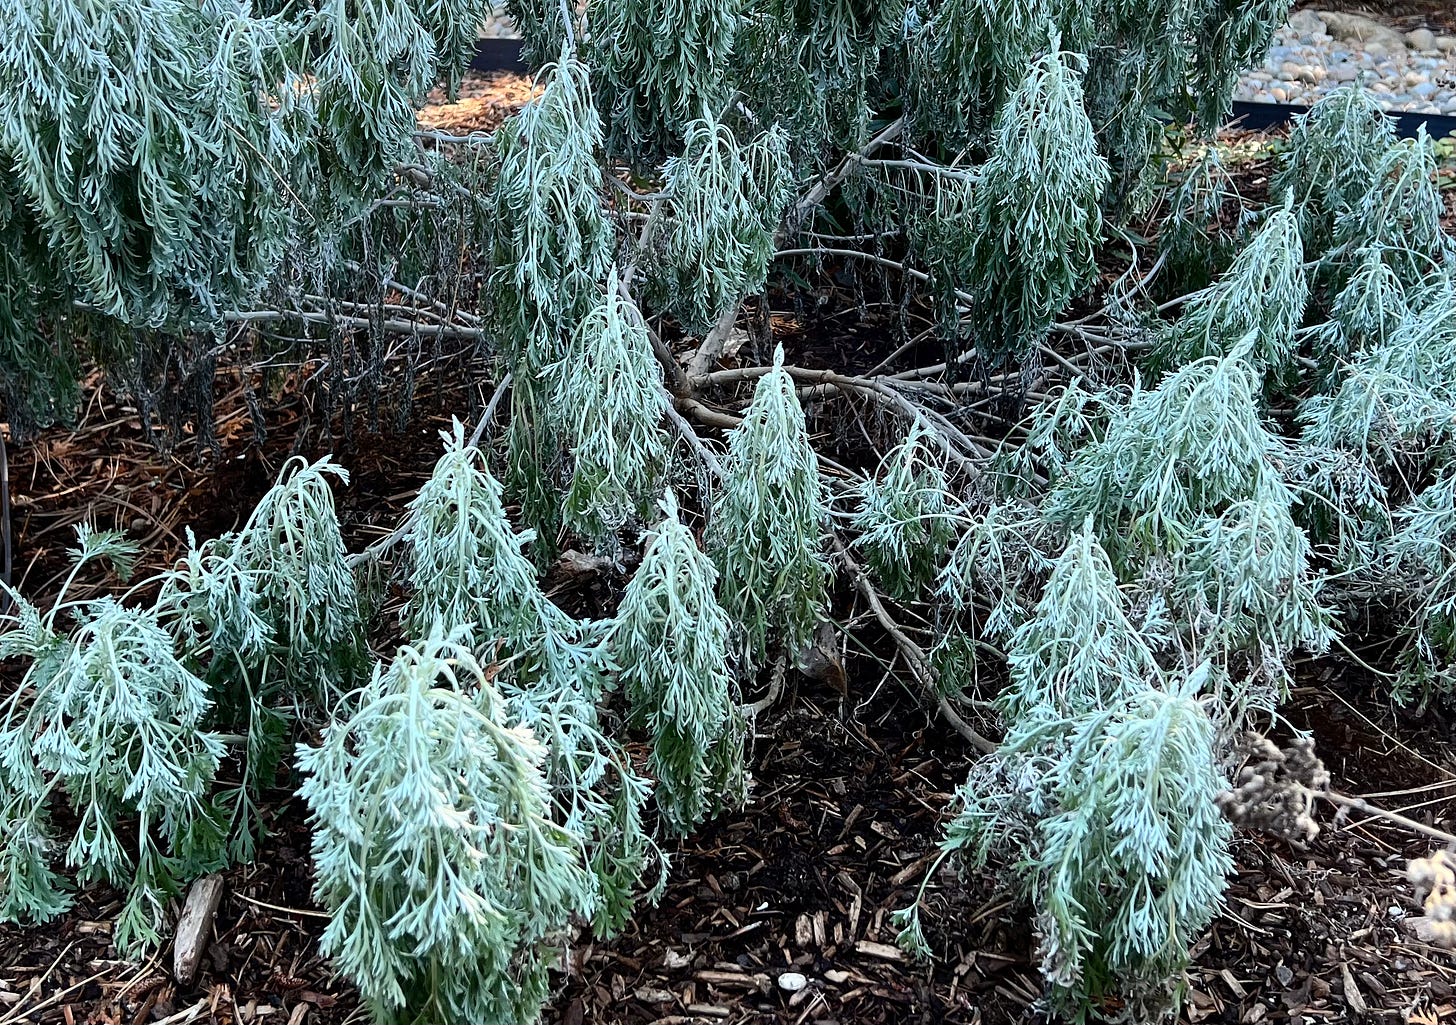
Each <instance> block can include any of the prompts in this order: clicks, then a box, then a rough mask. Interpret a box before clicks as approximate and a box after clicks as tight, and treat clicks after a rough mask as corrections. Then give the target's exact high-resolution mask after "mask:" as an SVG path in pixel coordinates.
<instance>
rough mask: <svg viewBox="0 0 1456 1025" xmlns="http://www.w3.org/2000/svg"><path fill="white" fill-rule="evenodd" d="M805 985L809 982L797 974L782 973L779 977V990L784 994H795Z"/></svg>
mask: <svg viewBox="0 0 1456 1025" xmlns="http://www.w3.org/2000/svg"><path fill="white" fill-rule="evenodd" d="M807 985H809V980H808V979H806V978H804V976H802V975H800V974H799V973H798V972H784V973H783V974H782V975H780V976H779V989H781V990H783V991H784V992H785V993H797V992H799V990H801V989H803V988H804V987H805V986H807Z"/></svg>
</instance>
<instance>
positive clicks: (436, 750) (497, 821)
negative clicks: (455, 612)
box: [298, 632, 596, 1022]
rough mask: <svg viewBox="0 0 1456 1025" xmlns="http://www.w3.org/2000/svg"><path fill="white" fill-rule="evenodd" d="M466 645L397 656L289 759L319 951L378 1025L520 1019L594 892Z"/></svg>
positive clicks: (575, 846) (543, 756)
mask: <svg viewBox="0 0 1456 1025" xmlns="http://www.w3.org/2000/svg"><path fill="white" fill-rule="evenodd" d="M493 674H494V669H493V668H492V667H490V666H482V665H481V663H480V662H479V661H478V660H477V659H476V658H475V656H474V655H473V654H472V652H471V650H470V649H469V648H468V647H465V646H461V645H459V644H457V643H452V642H450V641H447V640H445V639H444V638H443V636H442V635H441V634H439V633H438V632H436V633H433V634H431V635H430V637H429V638H428V639H426V640H425V641H423V642H421V643H420V644H419V645H418V647H412V646H405V647H402V648H401V649H400V651H399V653H398V654H397V655H396V656H395V658H394V660H393V661H392V662H391V663H390V664H389V665H388V667H387V668H386V667H380V668H379V669H377V670H376V671H375V675H374V679H373V680H372V681H371V682H370V684H369V685H368V686H366V687H365V688H364V689H363V690H362V691H361V692H359V693H358V694H357V695H354V696H352V697H351V698H350V701H349V705H350V707H352V708H353V709H355V711H353V712H352V713H351V714H350V715H349V716H348V717H347V718H344V719H341V720H339V721H337V722H335V723H333V724H332V725H330V726H329V727H328V728H327V729H326V730H325V731H324V733H323V736H322V737H321V738H320V741H319V744H318V746H317V747H308V746H303V747H300V748H299V752H298V766H299V769H300V770H301V771H302V772H303V773H304V774H305V775H306V776H307V779H305V780H304V782H303V785H302V786H301V787H300V788H299V795H300V796H301V797H302V798H303V799H304V800H305V801H306V802H307V803H308V806H309V819H310V824H311V825H312V828H313V858H314V872H315V876H316V879H315V884H314V895H315V898H316V899H317V900H318V901H319V903H320V904H322V905H323V906H324V907H326V908H328V909H329V911H330V916H331V917H330V920H329V924H328V927H327V928H326V929H325V930H324V934H323V938H322V941H321V947H322V949H323V950H324V952H325V953H327V954H329V955H330V956H331V957H333V958H334V959H335V962H336V963H337V964H338V966H339V968H340V969H341V970H342V971H343V972H344V973H345V974H346V975H347V976H348V977H349V978H350V979H351V980H352V981H353V982H354V984H355V985H357V986H358V987H359V992H360V995H361V996H362V997H363V998H364V1001H365V1003H366V1004H367V1005H368V1007H369V1008H370V1010H371V1012H372V1013H373V1015H374V1017H375V1018H376V1019H377V1020H379V1021H411V1022H439V1021H478V1022H517V1021H522V1022H524V1021H533V1020H535V1018H536V1016H537V1015H538V1014H539V1013H540V1009H541V1006H542V1005H543V1004H544V1003H545V1001H546V998H547V996H548V995H549V993H550V987H549V981H550V980H549V976H548V972H549V970H550V968H551V966H552V964H553V962H554V954H555V950H556V947H555V944H554V943H553V941H555V940H558V939H560V938H562V937H564V935H565V934H566V932H567V930H568V928H569V926H570V924H571V918H572V916H573V915H580V916H583V917H588V916H590V915H591V914H592V912H593V910H594V905H595V901H596V894H595V890H594V887H593V885H592V879H591V873H590V870H589V869H588V867H587V863H586V854H585V851H584V850H583V848H582V843H581V840H580V838H579V837H577V836H575V835H573V834H572V833H571V831H570V830H569V829H568V828H566V827H564V826H563V825H562V824H561V822H560V819H561V817H562V815H561V809H560V808H559V807H558V806H557V803H556V801H557V798H556V797H555V795H553V793H552V790H551V787H550V784H549V783H548V780H547V768H546V760H547V750H546V748H545V746H544V745H543V744H542V743H541V741H540V740H538V739H537V738H536V737H534V736H533V735H532V733H531V731H530V729H529V728H526V727H523V726H519V725H512V724H511V722H510V719H509V716H508V712H507V708H508V703H507V701H506V699H505V698H504V697H503V696H502V695H501V694H500V693H499V691H498V690H497V688H496V686H495V685H494V682H493Z"/></svg>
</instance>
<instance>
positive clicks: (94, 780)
mask: <svg viewBox="0 0 1456 1025" xmlns="http://www.w3.org/2000/svg"><path fill="white" fill-rule="evenodd" d="M78 541H79V547H78V549H77V551H76V553H75V554H76V559H77V566H78V568H79V566H80V565H82V564H84V563H85V562H88V561H91V560H94V559H98V558H113V557H119V558H121V559H123V560H124V559H126V558H129V557H130V555H131V554H132V552H131V550H130V549H129V546H128V545H127V544H126V542H125V541H123V540H122V539H121V538H120V537H119V536H117V535H115V534H111V533H93V532H90V531H86V530H84V529H83V530H82V531H80V532H79V535H78ZM12 597H16V601H17V608H16V610H15V612H14V614H13V616H9V617H7V618H6V621H7V629H6V630H5V632H4V633H3V634H0V657H3V658H17V657H18V658H25V659H28V660H30V665H29V667H28V669H27V672H26V677H25V681H24V684H23V685H22V686H21V687H20V688H19V689H18V690H16V691H15V693H14V694H12V695H11V696H10V697H9V699H8V700H7V701H6V702H5V706H4V714H3V719H0V794H3V797H0V825H3V828H4V841H3V847H0V882H3V884H4V887H5V890H4V894H3V900H0V917H3V918H4V919H6V920H10V921H14V920H16V919H35V920H46V919H50V918H53V917H54V916H56V915H58V914H60V913H61V912H63V911H65V910H66V909H67V908H68V907H69V906H70V903H71V900H70V896H69V894H68V893H67V892H66V887H65V885H64V883H63V882H62V880H61V879H60V877H59V875H58V874H57V873H56V871H55V869H54V867H53V865H52V859H53V858H54V857H55V855H56V853H57V852H58V851H60V850H62V849H63V850H64V860H65V864H66V866H67V867H68V868H70V869H72V870H73V871H74V872H75V873H76V876H77V879H78V880H79V881H80V882H83V883H85V882H91V881H97V880H99V881H103V882H106V883H109V884H111V885H113V886H116V887H118V888H119V889H121V890H123V891H124V892H125V900H124V902H123V904H122V908H121V911H120V913H119V914H118V916H117V920H116V927H115V931H114V933H113V937H114V939H115V942H116V945H117V949H119V950H123V951H126V952H128V953H136V952H138V951H140V950H142V949H145V948H148V947H153V946H155V945H156V944H158V943H160V942H161V939H162V936H163V935H165V929H166V923H165V920H164V911H165V908H166V905H167V902H168V901H169V900H170V899H171V898H172V897H173V896H175V895H176V894H177V893H178V892H179V891H180V889H181V888H182V886H184V885H185V884H186V883H187V882H188V881H189V880H190V879H191V878H192V877H193V876H195V875H199V874H201V873H203V872H209V871H213V870H215V869H216V868H218V867H219V866H220V865H221V864H222V863H223V861H224V859H225V853H226V844H225V839H226V831H227V819H226V815H225V814H223V813H220V811H219V809H217V808H216V807H215V806H214V805H213V804H212V803H211V801H210V796H211V795H210V790H211V787H212V784H213V781H214V778H215V777H216V775H217V771H218V765H219V763H220V762H221V760H222V758H223V756H224V753H225V752H224V748H223V744H222V742H221V741H220V740H219V739H218V737H217V736H216V735H215V734H214V733H212V732H211V731H209V730H208V729H207V728H206V719H207V713H208V710H209V707H210V705H211V701H210V698H209V695H208V690H207V686H206V685H205V684H204V683H203V681H202V680H200V679H198V677H197V676H196V675H194V674H193V673H192V672H191V671H190V670H189V669H188V667H187V666H186V665H185V664H183V662H182V661H181V660H179V657H178V652H177V650H176V646H175V644H174V641H173V638H172V636H171V634H169V633H168V632H167V630H166V628H165V627H164V625H163V624H162V622H161V621H160V620H159V618H158V616H157V614H156V612H155V611H152V610H137V609H129V608H127V607H125V606H124V605H122V604H121V603H119V602H117V601H115V600H113V599H110V598H102V599H98V600H96V601H88V602H68V601H67V600H66V596H65V593H64V592H62V594H61V596H60V598H59V599H58V600H57V602H56V604H54V605H53V606H52V607H51V608H50V609H49V610H47V611H46V612H45V613H41V611H40V610H39V609H37V608H35V607H34V606H32V605H30V604H29V603H27V602H25V601H24V600H23V599H20V598H18V597H17V596H14V595H13V593H12ZM63 617H64V619H70V620H74V626H72V627H70V628H69V629H66V626H67V624H65V623H64V619H63ZM60 795H64V796H66V797H67V798H68V799H69V801H70V803H71V806H72V808H73V810H74V811H75V814H76V827H75V832H74V833H73V834H72V836H71V839H70V840H69V842H66V843H65V844H64V847H62V844H61V842H60V838H59V837H57V836H56V835H55V827H54V824H53V823H52V820H51V814H50V812H51V808H50V805H51V801H52V799H53V798H54V797H57V796H60ZM123 816H126V817H133V816H134V817H135V819H136V822H137V824H136V827H135V833H134V834H130V831H127V832H126V833H124V832H123V831H122V822H121V820H122V817H123Z"/></svg>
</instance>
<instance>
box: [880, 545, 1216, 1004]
mask: <svg viewBox="0 0 1456 1025" xmlns="http://www.w3.org/2000/svg"><path fill="white" fill-rule="evenodd" d="M1131 613H1132V610H1131V609H1129V608H1128V606H1127V603H1126V599H1125V598H1124V596H1123V594H1122V593H1121V591H1120V589H1119V584H1118V579H1117V577H1116V576H1115V575H1114V572H1113V565H1112V562H1111V560H1110V559H1109V558H1108V556H1107V554H1106V553H1105V552H1104V551H1103V550H1102V548H1101V546H1100V545H1099V544H1098V542H1097V539H1096V536H1095V533H1094V529H1093V526H1092V522H1091V521H1090V520H1089V521H1088V522H1087V524H1086V525H1085V526H1084V527H1083V528H1082V529H1080V530H1077V531H1075V532H1074V533H1073V534H1072V535H1071V537H1070V539H1069V541H1068V543H1067V547H1066V549H1065V551H1064V552H1063V553H1062V554H1061V556H1060V557H1059V558H1057V560H1056V562H1055V564H1054V565H1053V567H1052V570H1051V574H1050V577H1049V578H1048V579H1047V581H1046V586H1045V588H1044V590H1043V593H1042V597H1041V600H1040V602H1039V603H1038V604H1037V605H1036V606H1035V608H1034V609H1033V610H1031V611H1030V612H1029V614H1028V615H1027V616H1026V618H1025V619H1024V620H1023V621H1022V622H1021V624H1020V625H1019V626H1018V627H1017V628H1016V629H1015V632H1014V634H1013V635H1012V637H1011V644H1010V647H1009V649H1008V652H1007V655H1008V661H1009V665H1010V671H1011V680H1010V683H1009V685H1008V686H1007V688H1006V689H1005V690H1004V691H1003V692H1002V694H1001V696H1000V697H999V698H998V699H997V705H998V707H999V708H1000V710H1001V712H1002V714H1003V715H1004V717H1005V720H1006V723H1007V732H1006V736H1005V739H1004V740H1003V741H1002V743H1001V746H1000V748H999V749H998V750H997V752H996V754H994V755H992V756H989V757H987V758H985V759H983V760H982V761H981V762H980V763H978V764H977V765H976V766H975V767H974V768H973V769H972V772H971V774H970V777H969V778H968V780H967V781H966V784H965V786H964V787H962V788H961V790H960V791H959V792H958V794H957V803H956V808H955V816H954V818H953V820H952V821H951V823H950V824H949V826H948V827H947V830H946V837H945V840H944V844H943V846H944V849H945V850H946V851H947V852H952V853H956V854H959V855H961V857H962V860H963V861H964V862H966V863H967V864H971V865H984V864H985V862H986V861H987V859H988V858H991V857H996V858H997V859H998V860H1004V861H1005V862H1006V863H1007V864H1008V865H1009V866H1010V868H1009V871H1010V873H1011V874H1012V876H1013V877H1014V879H1015V881H1016V884H1017V886H1018V888H1019V889H1020V890H1021V891H1022V892H1023V893H1024V894H1025V895H1026V897H1027V898H1028V899H1029V900H1030V901H1031V903H1032V905H1033V907H1034V908H1035V910H1036V915H1037V919H1036V920H1037V926H1038V932H1039V934H1040V939H1041V956H1042V972H1043V974H1044V975H1045V976H1046V978H1047V980H1048V982H1049V984H1050V986H1051V994H1050V995H1051V1002H1052V1004H1053V1006H1054V1007H1055V1008H1056V1009H1057V1010H1058V1011H1060V1012H1062V1013H1065V1014H1066V1015H1067V1016H1069V1017H1070V1018H1072V1019H1073V1020H1076V1021H1083V1020H1086V1019H1088V1018H1089V1017H1096V1016H1099V1013H1100V1012H1101V1011H1102V1010H1104V1009H1105V1008H1104V1006H1103V1002H1104V1001H1106V1000H1108V999H1109V998H1113V997H1116V998H1118V999H1120V1000H1123V1001H1126V1006H1127V1007H1128V1008H1129V1009H1130V1010H1132V1011H1133V1013H1134V1015H1135V1016H1136V1017H1137V1018H1139V1019H1140V1020H1149V1018H1152V1017H1156V1016H1158V1015H1159V1014H1161V1013H1162V1012H1164V1011H1166V1010H1167V1009H1168V1006H1169V997H1170V990H1169V987H1168V980H1169V979H1170V978H1172V977H1173V976H1175V975H1176V974H1177V973H1178V972H1179V971H1180V970H1181V968H1182V967H1183V965H1185V964H1186V963H1187V959H1188V949H1189V946H1190V945H1191V943H1192V941H1193V940H1194V939H1195V938H1196V936H1197V935H1198V933H1199V932H1200V931H1201V930H1202V929H1203V928H1204V927H1205V926H1206V925H1207V924H1208V922H1209V921H1211V920H1212V918H1213V916H1214V915H1215V914H1216V913H1217V911H1218V908H1219V905H1220V899H1221V896H1222V892H1223V881H1224V877H1225V875H1226V874H1227V873H1228V871H1229V870H1230V868H1231V867H1232V866H1231V860H1230V858H1229V854H1228V841H1229V834H1230V828H1229V825H1228V823H1227V822H1226V821H1225V820H1223V818H1222V817H1221V815H1220V813H1219V812H1218V810H1217V807H1216V805H1215V804H1214V797H1215V796H1216V795H1217V793H1218V792H1219V790H1220V789H1222V787H1223V781H1222V778H1221V776H1220V770H1219V758H1218V749H1217V746H1216V740H1217V732H1216V728H1215V723H1214V721H1213V720H1212V719H1211V718H1210V716H1209V714H1208V712H1207V710H1206V709H1205V707H1204V705H1203V701H1204V698H1203V697H1202V696H1201V695H1200V691H1201V690H1202V689H1203V688H1204V685H1205V684H1206V682H1207V679H1208V676H1209V667H1208V666H1207V665H1206V664H1204V665H1202V666H1198V667H1195V668H1194V670H1193V671H1192V672H1191V673H1189V674H1188V675H1187V676H1185V677H1182V678H1178V677H1175V676H1171V675H1170V674H1167V673H1165V671H1164V670H1163V669H1162V668H1161V667H1160V665H1159V662H1158V659H1157V656H1156V654H1155V652H1154V650H1153V648H1152V647H1151V646H1150V644H1149V636H1150V635H1149V632H1148V629H1147V627H1148V624H1147V623H1139V622H1135V621H1134V619H1133V617H1132V614H1131ZM1151 636H1153V637H1156V632H1154V633H1153V634H1152V635H1151ZM898 921H899V922H900V924H901V925H902V926H903V927H904V930H905V931H904V933H903V934H902V942H906V943H910V944H912V945H915V946H920V947H922V948H923V945H924V939H923V934H922V933H921V932H920V925H919V922H918V918H917V916H916V915H915V913H914V911H913V909H907V911H906V912H903V913H901V915H900V916H899V918H898Z"/></svg>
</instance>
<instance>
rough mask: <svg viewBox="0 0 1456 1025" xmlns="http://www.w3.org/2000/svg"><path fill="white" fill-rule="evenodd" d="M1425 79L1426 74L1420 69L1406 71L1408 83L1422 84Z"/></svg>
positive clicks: (1406, 81)
mask: <svg viewBox="0 0 1456 1025" xmlns="http://www.w3.org/2000/svg"><path fill="white" fill-rule="evenodd" d="M1425 80H1426V76H1425V75H1422V74H1421V73H1420V72H1419V71H1407V72H1406V73H1405V84H1406V85H1420V84H1421V83H1422V82H1424V81H1425Z"/></svg>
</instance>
